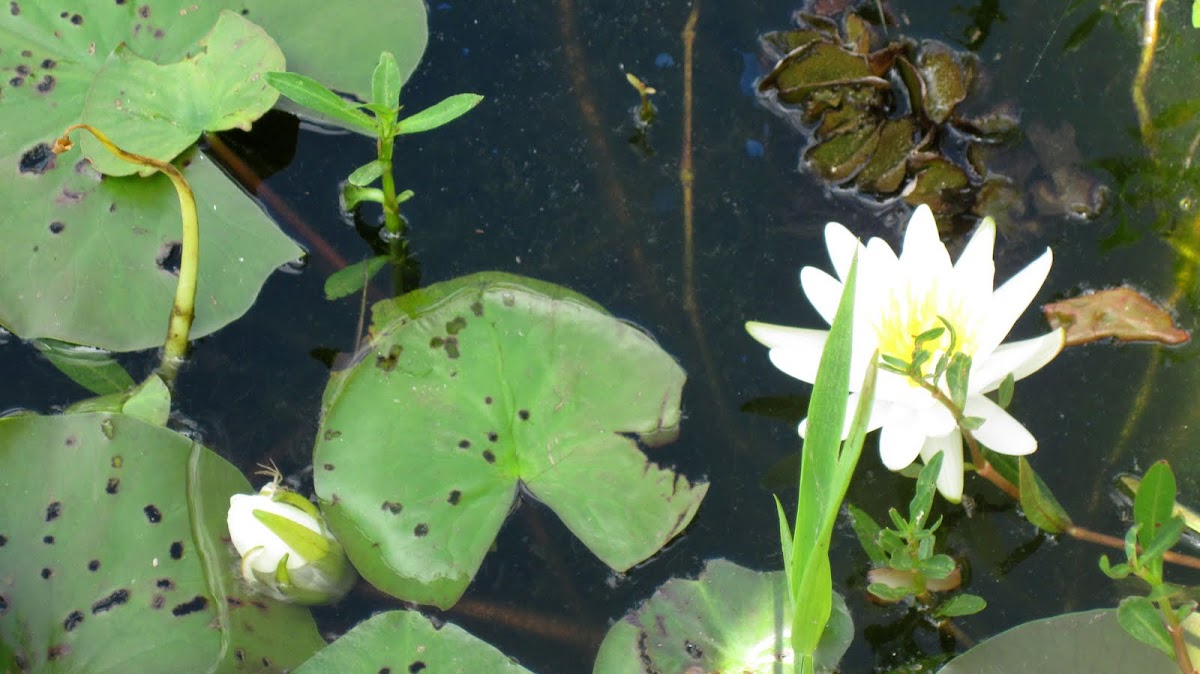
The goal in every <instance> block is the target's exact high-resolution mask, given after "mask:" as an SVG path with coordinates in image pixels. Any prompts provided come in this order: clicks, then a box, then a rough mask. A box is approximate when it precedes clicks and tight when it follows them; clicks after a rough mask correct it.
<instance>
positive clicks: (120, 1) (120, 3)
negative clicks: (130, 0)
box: [117, 0, 126, 5]
mask: <svg viewBox="0 0 1200 674" xmlns="http://www.w3.org/2000/svg"><path fill="white" fill-rule="evenodd" d="M125 2H126V0H117V4H118V5H123V4H125Z"/></svg>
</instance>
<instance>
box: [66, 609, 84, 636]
mask: <svg viewBox="0 0 1200 674" xmlns="http://www.w3.org/2000/svg"><path fill="white" fill-rule="evenodd" d="M81 622H83V611H71V612H70V613H68V614H67V618H66V620H63V629H65V630H66V631H68V632H70V631H71V630H73V629H75V628H76V627H79V623H81Z"/></svg>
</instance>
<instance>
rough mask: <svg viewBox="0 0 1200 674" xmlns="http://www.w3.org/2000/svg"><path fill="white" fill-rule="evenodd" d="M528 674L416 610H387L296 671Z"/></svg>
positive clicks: (449, 625) (485, 646)
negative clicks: (434, 623) (431, 620)
mask: <svg viewBox="0 0 1200 674" xmlns="http://www.w3.org/2000/svg"><path fill="white" fill-rule="evenodd" d="M323 672H397V674H398V673H399V672H437V673H438V674H473V673H475V672H488V674H492V673H495V674H528V673H529V670H528V669H525V668H524V667H522V666H521V665H518V664H517V663H516V662H514V661H513V660H512V659H511V658H509V657H508V656H507V655H505V654H503V653H501V652H500V651H498V650H496V649H495V648H494V647H492V646H491V645H490V644H488V643H486V642H483V641H480V640H479V639H477V638H476V637H474V636H472V635H471V634H470V633H468V632H467V631H465V630H464V629H462V628H461V627H459V626H458V625H455V624H453V623H444V624H441V625H440V626H437V627H435V626H434V625H433V623H431V622H430V621H429V618H426V617H425V616H423V615H421V614H420V613H417V612H416V611H388V612H386V613H380V614H378V615H375V616H372V617H371V618H370V619H369V620H367V621H366V622H363V623H359V624H358V625H355V627H354V629H352V630H350V631H349V632H347V633H346V634H344V635H342V636H341V637H340V638H338V640H337V641H334V642H333V643H332V644H330V645H329V646H328V647H326V648H325V649H323V650H322V651H321V652H319V653H317V654H316V655H314V656H313V657H312V659H310V660H309V661H308V662H306V663H304V664H303V665H301V666H300V668H299V669H297V670H296V674H321V673H323Z"/></svg>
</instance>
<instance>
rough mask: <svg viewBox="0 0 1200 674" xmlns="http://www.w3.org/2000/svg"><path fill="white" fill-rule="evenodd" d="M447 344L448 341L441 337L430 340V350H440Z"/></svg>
mask: <svg viewBox="0 0 1200 674" xmlns="http://www.w3.org/2000/svg"><path fill="white" fill-rule="evenodd" d="M445 343H446V340H444V339H442V338H441V337H434V338H433V339H431V340H429V348H431V349H440V348H442V345H443V344H445Z"/></svg>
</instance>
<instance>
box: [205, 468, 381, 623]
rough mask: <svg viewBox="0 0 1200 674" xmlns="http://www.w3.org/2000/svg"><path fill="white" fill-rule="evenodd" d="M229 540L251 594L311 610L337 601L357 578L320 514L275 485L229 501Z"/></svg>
mask: <svg viewBox="0 0 1200 674" xmlns="http://www.w3.org/2000/svg"><path fill="white" fill-rule="evenodd" d="M227 524H228V526H229V538H230V540H231V541H232V542H233V547H235V548H237V551H238V554H239V555H241V557H242V563H241V569H242V577H243V578H244V579H245V580H246V582H247V583H249V585H250V586H251V587H252V588H254V590H255V591H256V592H259V593H260V594H264V595H267V596H268V597H272V598H274V599H278V600H280V601H285V602H290V603H296V604H305V605H314V604H327V603H330V602H333V601H336V600H338V599H341V598H342V597H343V596H344V595H345V594H346V593H347V592H348V591H349V590H350V588H351V587H352V586H353V585H354V582H355V580H357V578H358V575H357V574H356V573H355V571H354V567H353V566H351V564H350V560H348V559H347V558H346V552H345V550H343V549H342V545H341V543H339V542H338V540H337V539H336V538H334V536H333V534H332V533H330V531H329V528H328V527H327V526H326V525H325V520H324V519H323V518H322V517H321V513H320V511H318V510H317V508H316V506H314V505H313V504H312V503H310V502H309V501H308V500H307V499H305V498H304V497H302V496H300V495H299V494H296V493H295V492H291V491H288V490H287V488H285V487H283V486H281V485H280V484H278V483H277V482H269V483H267V484H266V485H265V486H264V487H263V488H262V489H261V490H260V491H259V492H258V493H257V494H234V495H233V496H230V497H229V514H228V516H227Z"/></svg>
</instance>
